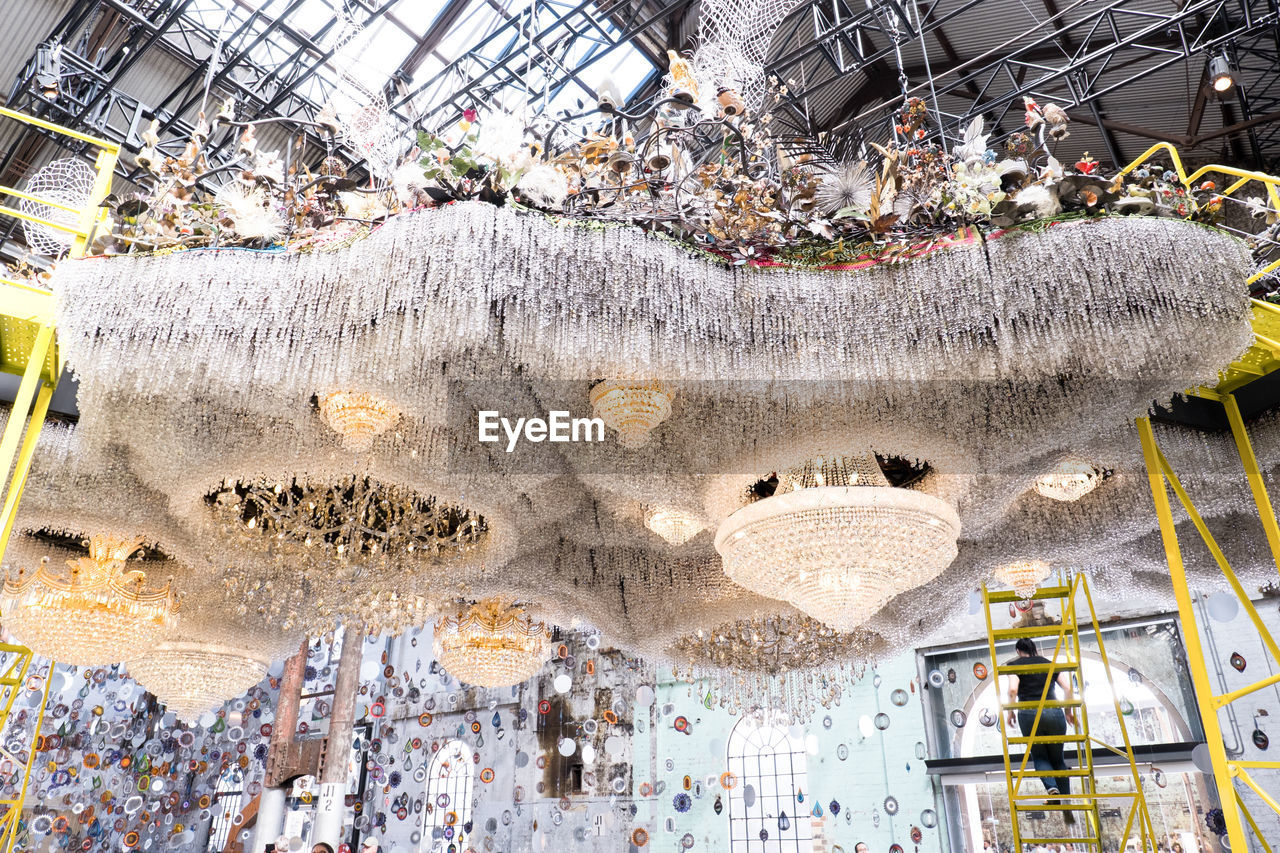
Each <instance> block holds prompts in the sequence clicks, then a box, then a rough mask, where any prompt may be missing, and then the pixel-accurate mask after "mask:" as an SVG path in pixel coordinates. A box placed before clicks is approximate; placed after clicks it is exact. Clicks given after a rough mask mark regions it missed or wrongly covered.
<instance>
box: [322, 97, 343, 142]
mask: <svg viewBox="0 0 1280 853" xmlns="http://www.w3.org/2000/svg"><path fill="white" fill-rule="evenodd" d="M316 124H318V125H320V129H321V130H323V131H324V132H325V134H327V135H328V136H337V135H338V133H339V132H341V130H342V125H341V124H339V123H338V111H337V110H335V109H334V108H333V104H332V103H326V104H325V105H324V109H322V110H320V112H319V114H318V115H316Z"/></svg>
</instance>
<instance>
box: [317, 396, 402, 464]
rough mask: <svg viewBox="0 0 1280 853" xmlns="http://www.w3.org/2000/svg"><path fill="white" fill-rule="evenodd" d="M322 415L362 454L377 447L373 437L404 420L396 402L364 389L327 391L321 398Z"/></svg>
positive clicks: (346, 444)
mask: <svg viewBox="0 0 1280 853" xmlns="http://www.w3.org/2000/svg"><path fill="white" fill-rule="evenodd" d="M320 414H321V415H323V416H324V420H325V423H327V424H328V425H329V426H330V428H332V429H333V431H334V432H336V433H338V435H340V436H342V446H343V447H345V448H347V450H352V451H355V452H358V453H363V452H365V451H367V450H369V448H371V447H373V440H374V439H375V438H377V437H378V436H380V435H382V434H383V433H384V432H386V431H387V430H389V429H391V427H392V426H394V425H395V423H396V421H398V420H400V409H399V408H398V407H397V406H396V405H395V404H394V403H392V402H391V401H390V400H384V399H383V398H381V397H375V396H374V395H373V394H369V393H366V392H364V391H334V392H332V393H330V394H325V395H324V396H323V397H321V398H320Z"/></svg>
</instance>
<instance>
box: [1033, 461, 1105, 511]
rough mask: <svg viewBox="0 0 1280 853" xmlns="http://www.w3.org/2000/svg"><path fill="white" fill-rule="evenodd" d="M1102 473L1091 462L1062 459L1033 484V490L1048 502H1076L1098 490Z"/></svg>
mask: <svg viewBox="0 0 1280 853" xmlns="http://www.w3.org/2000/svg"><path fill="white" fill-rule="evenodd" d="M1101 482H1102V472H1101V471H1099V470H1098V468H1097V467H1096V466H1095V465H1094V464H1093V463H1092V462H1085V461H1084V460H1082V459H1064V460H1062V461H1061V462H1059V463H1058V464H1057V465H1055V466H1054V468H1053V470H1052V471H1050V472H1049V473H1048V474H1045V475H1044V476H1043V477H1041V478H1040V479H1038V480H1036V482H1035V486H1034V488H1035V490H1036V491H1037V492H1038V493H1039V494H1041V495H1043V496H1044V497H1046V498H1049V499H1050V500H1055V501H1064V502H1067V501H1078V500H1080V499H1081V498H1082V497H1084V496H1085V495H1087V494H1089V493H1090V492H1092V491H1093V490H1094V489H1096V488H1098V484H1099V483H1101Z"/></svg>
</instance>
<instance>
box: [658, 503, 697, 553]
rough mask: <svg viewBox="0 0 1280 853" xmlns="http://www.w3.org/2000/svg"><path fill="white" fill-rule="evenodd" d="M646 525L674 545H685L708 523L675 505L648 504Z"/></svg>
mask: <svg viewBox="0 0 1280 853" xmlns="http://www.w3.org/2000/svg"><path fill="white" fill-rule="evenodd" d="M644 526H645V527H647V528H649V529H650V530H652V531H653V532H654V533H656V534H658V535H659V536H661V537H662V538H663V539H665V540H667V541H668V542H670V543H671V544H672V545H683V544H684V543H686V542H688V541H689V540H690V539H692V538H693V537H695V536H697V535H698V534H699V533H701V532H702V531H703V530H705V529H706V526H707V523H706V522H705V521H703V520H702V519H701V518H699V517H698V516H696V515H693V514H692V513H688V512H685V511H684V510H682V509H677V508H676V507H673V506H647V507H645V508H644Z"/></svg>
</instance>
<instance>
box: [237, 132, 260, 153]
mask: <svg viewBox="0 0 1280 853" xmlns="http://www.w3.org/2000/svg"><path fill="white" fill-rule="evenodd" d="M257 151H258V140H257V139H255V138H254V136H253V125H249V126H248V127H246V128H245V129H244V133H242V134H240V141H239V142H237V143H236V152H237V153H238V154H240V155H241V156H242V157H244V158H245V159H248V160H251V159H253V156H254V155H255V154H256V153H257Z"/></svg>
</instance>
